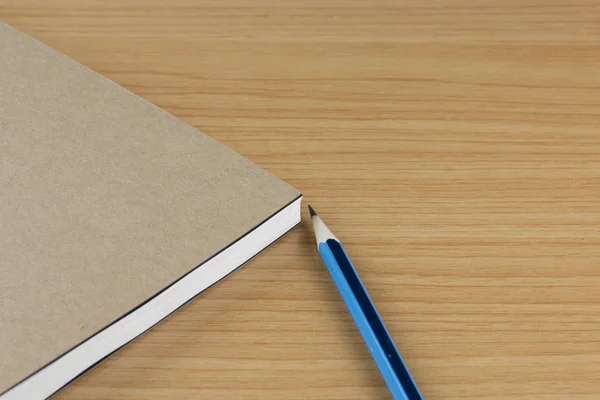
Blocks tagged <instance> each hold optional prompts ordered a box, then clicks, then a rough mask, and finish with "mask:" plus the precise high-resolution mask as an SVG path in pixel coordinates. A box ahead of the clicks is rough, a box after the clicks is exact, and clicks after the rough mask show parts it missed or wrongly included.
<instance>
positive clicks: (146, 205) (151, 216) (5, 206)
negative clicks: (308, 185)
mask: <svg viewBox="0 0 600 400" xmlns="http://www.w3.org/2000/svg"><path fill="white" fill-rule="evenodd" d="M300 200H301V195H300V193H299V192H298V190H296V189H295V188H293V187H291V186H290V185H288V184H286V183H284V182H282V181H281V180H279V179H278V178H276V177H274V176H272V175H271V174H269V173H267V172H266V171H264V170H263V169H261V168H259V167H258V166H257V165H255V164H253V163H252V162H250V161H248V160H247V159H246V158H244V157H242V156H240V155H239V154H237V153H235V152H233V151H232V150H230V149H229V148H227V147H226V146H224V145H222V144H220V143H219V142H217V141H215V140H214V139H212V138H211V137H209V136H207V135H205V134H203V133H201V132H199V131H198V130H196V129H195V128H193V127H191V126H190V125H188V124H186V123H185V122H183V121H181V120H179V119H177V118H175V117H174V116H172V115H171V114H169V113H167V112H166V111H163V110H161V109H160V108H158V107H156V106H155V105H153V104H151V103H149V102H147V101H146V100H144V99H142V98H140V97H138V96H136V95H135V94H133V93H131V92H130V91H128V90H126V89H124V88H122V87H120V86H118V85H117V84H115V83H113V82H112V81H110V80H108V79H106V78H104V77H102V76H101V75H99V74H97V73H95V72H93V71H92V70H90V69H88V68H86V67H84V66H83V65H81V64H79V63H77V62H76V61H74V60H72V59H70V58H68V57H66V56H65V55H63V54H61V53H59V52H57V51H56V50H54V49H52V48H50V47H48V46H46V45H45V44H43V43H41V42H39V41H37V40H35V39H33V38H31V37H29V36H27V35H26V34H24V33H22V32H20V31H18V30H16V29H14V28H12V27H10V26H8V25H5V24H2V23H0V249H1V250H0V305H1V307H0V399H1V400H5V399H10V400H12V399H17V398H18V399H25V398H26V399H28V400H35V399H38V398H46V397H47V396H50V395H51V394H52V393H54V392H55V391H56V390H57V389H60V388H61V387H63V386H64V385H65V384H67V383H69V382H70V381H72V379H75V378H76V376H77V375H78V374H81V373H83V372H84V371H85V370H86V369H87V368H91V367H92V366H93V365H94V363H91V365H88V366H87V367H86V368H83V367H84V366H86V365H87V364H90V360H96V362H99V361H100V360H101V359H102V358H103V357H106V356H107V355H108V354H109V353H110V352H113V351H115V348H114V347H115V346H116V347H120V346H121V345H123V344H125V343H126V342H128V341H129V340H131V338H132V337H135V336H138V334H139V333H140V329H139V325H140V324H141V325H143V328H144V329H142V330H146V329H148V328H150V327H151V326H152V325H154V324H155V323H157V320H158V321H159V320H160V319H162V318H164V316H166V315H168V314H169V313H170V312H173V311H174V310H175V309H176V308H177V307H179V306H180V304H179V303H181V302H182V301H184V302H185V301H187V300H189V298H191V297H193V296H194V295H196V294H198V293H199V292H201V291H202V290H204V289H205V288H206V287H208V286H210V285H212V284H214V283H215V282H216V281H218V280H219V279H221V278H222V277H223V276H225V275H226V274H227V273H229V272H231V271H232V270H233V269H235V268H237V267H239V265H241V264H243V263H244V262H245V261H247V260H248V259H249V258H251V257H252V256H254V255H255V254H257V253H258V252H260V251H261V250H262V249H264V247H266V246H268V245H269V244H270V243H272V242H273V241H275V240H276V239H277V238H279V237H280V236H281V235H283V234H285V232H287V231H288V230H289V229H291V228H292V227H294V226H295V225H297V224H298V222H299V221H300V211H299V207H300V205H299V203H300ZM283 211H286V212H287V214H286V215H285V216H282V215H283V214H282V212H283ZM278 216H279V217H278ZM276 218H279V219H277V220H275V219H276ZM269 221H271V222H269ZM267 223H270V225H267ZM234 244H235V246H233V245H234ZM202 274H203V275H202ZM188 278H189V279H195V281H193V280H190V281H189V282H188V283H185V282H184V281H185V280H186V279H188ZM176 283H177V284H179V285H182V286H181V287H178V289H177V291H176V290H175V289H174V288H173V285H174V284H176ZM184 284H187V285H188V286H187V288H185V289H184V286H183V285H184ZM169 288H171V289H172V290H171V291H170V292H169V290H168V289H169ZM185 290H187V291H188V292H186V293H187V295H185V296H184V297H186V298H185V299H183V298H182V297H181V296H183V295H182V294H181V293H183V292H184V291H185ZM165 293H166V294H169V293H170V296H172V297H173V296H175V297H177V296H179V299H178V300H177V301H178V302H179V303H177V304H175V303H173V304H170V305H169V304H166V305H165V304H163V303H161V302H160V301H161V300H160V299H161V297H160V296H163V295H165ZM165 299H167V298H166V297H165ZM167 300H168V301H173V299H172V298H171V299H167ZM144 310H145V311H144ZM157 310H160V312H158V311H157ZM142 312H144V313H146V314H143V313H142ZM136 313H137V314H136ZM156 313H158V314H157V315H155V314H156ZM125 317H128V318H129V325H127V324H125V325H123V324H122V322H123V321H125V320H127V318H125ZM134 317H135V318H137V319H136V320H135V321H133V319H134ZM132 321H133V322H132ZM120 323H121V328H120V329H122V331H119V326H120V325H119V324H120ZM123 323H124V322H123ZM132 323H133V325H131V324H132ZM135 324H138V325H136V326H137V328H136V329H137V331H136V329H134V328H135V326H134V325H135ZM146 325H148V326H146ZM108 327H111V331H110V332H112V333H110V332H108V330H107V329H106V328H108ZM103 332H104V336H102V335H103ZM124 332H125V333H124ZM107 335H108V336H107ZM110 335H112V336H110ZM127 335H129V336H127ZM103 337H104V339H102V338H103ZM92 339H93V340H92ZM109 339H110V340H109ZM120 342H125V343H120ZM86 346H87V347H86ZM86 349H87V350H86ZM105 353H107V354H105ZM90 354H91V355H90ZM67 355H68V356H69V357H66V356H67ZM82 359H85V360H83V361H82ZM65 360H66V361H65ZM67 370H68V373H67V372H65V371H67ZM78 370H79V372H78V374H75V376H72V375H73V374H74V371H78ZM48 371H50V372H48ZM44 374H45V375H44ZM63 375H66V376H63ZM36 376H37V378H36ZM40 376H41V377H40ZM67 378H69V379H67ZM36 379H37V380H36ZM65 380H66V381H65ZM49 381H50V382H49ZM53 381H55V382H53ZM34 386H35V387H34Z"/></svg>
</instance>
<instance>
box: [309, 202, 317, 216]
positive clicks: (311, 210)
mask: <svg viewBox="0 0 600 400" xmlns="http://www.w3.org/2000/svg"><path fill="white" fill-rule="evenodd" d="M308 211H310V216H311V217H314V216H315V215H317V213H316V212H315V210H313V208H312V207H311V206H310V204H309V205H308Z"/></svg>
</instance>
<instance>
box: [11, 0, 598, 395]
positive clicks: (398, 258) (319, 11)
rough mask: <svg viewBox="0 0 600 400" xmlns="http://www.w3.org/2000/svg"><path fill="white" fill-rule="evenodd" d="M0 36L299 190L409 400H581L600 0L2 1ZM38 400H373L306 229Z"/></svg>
mask: <svg viewBox="0 0 600 400" xmlns="http://www.w3.org/2000/svg"><path fill="white" fill-rule="evenodd" d="M0 18H2V19H3V20H4V21H5V22H7V23H9V24H12V25H13V26H15V27H17V28H19V29H22V30H23V31H25V32H27V33H29V34H31V35H32V36H34V37H36V38H38V39H40V40H42V41H44V42H46V43H48V44H50V45H52V46H54V47H56V48H57V49H58V50H60V51H62V52H64V53H66V54H67V55H69V56H71V57H73V58H75V59H76V60H78V61H80V62H82V63H83V64H85V65H87V66H89V67H91V68H93V69H95V70H96V71H98V72H101V73H103V74H104V75H106V76H107V77H109V78H110V79H112V80H114V81H116V82H118V83H119V84H121V85H123V86H124V87H126V88H128V89H130V90H132V91H133V92H135V93H137V94H139V95H141V96H143V97H145V98H146V99H148V100H150V101H152V102H154V103H155V104H157V105H159V106H161V107H163V108H165V109H166V110H168V111H170V112H172V113H173V114H175V115H176V116H178V117H180V118H182V119H184V120H186V121H188V122H189V123H191V124H193V125H194V126H196V127H198V128H199V129H201V130H202V131H204V132H206V133H208V134H210V135H212V136H213V137H215V138H217V139H218V140H221V141H222V142H224V143H225V144H227V145H229V146H230V147H232V148H233V149H235V150H237V151H238V152H240V153H242V154H243V155H245V156H247V157H248V158H250V159H251V160H253V161H255V162H256V163H258V164H259V165H261V166H263V167H264V168H266V169H267V170H269V171H271V172H273V173H274V174H276V175H277V176H279V177H281V178H283V179H285V180H286V181H288V182H290V183H291V184H293V185H295V186H296V187H298V188H299V189H300V190H302V191H303V193H304V195H305V199H306V202H310V203H311V204H312V205H313V206H314V207H315V209H316V210H317V211H318V212H319V214H320V215H322V216H323V218H324V219H325V221H326V222H327V223H328V225H329V226H330V227H331V228H332V229H334V230H335V232H336V234H337V235H338V236H339V237H340V238H341V239H342V240H343V241H344V243H345V246H346V248H347V249H348V251H349V253H350V254H351V256H352V257H353V261H354V262H355V264H356V266H357V268H358V270H359V272H360V274H361V276H362V277H363V280H364V281H365V284H366V286H367V287H368V289H369V290H370V292H371V294H372V297H373V299H374V301H375V302H376V304H377V306H378V308H379V311H380V313H381V314H382V316H383V317H384V319H385V321H386V323H387V325H388V328H389V330H390V332H391V333H392V335H393V336H394V337H395V338H396V340H397V343H398V346H399V348H400V351H401V353H402V354H403V356H404V357H405V359H406V362H407V363H408V365H409V368H410V369H411V371H412V372H413V374H414V376H415V379H416V381H417V382H418V385H419V387H420V388H421V390H422V392H423V394H424V396H425V398H426V399H477V400H499V399H507V398H509V399H517V400H533V399H556V400H563V399H571V400H574V399H577V400H583V399H598V396H599V395H600V379H598V377H599V376H600V317H599V315H600V270H599V261H600V230H599V227H600V204H599V202H598V199H599V196H600V164H599V162H600V133H599V131H598V126H599V125H600V112H599V106H600V74H599V73H598V67H599V65H600V10H599V8H598V3H597V2H595V1H489V2H479V1H469V0H467V1H434V2H417V1H348V0H344V1H341V0H335V1H317V0H306V1H302V2H300V1H291V2H277V1H270V0H258V1H252V2H244V1H239V0H225V1H192V0H173V1H170V2H164V1H162V0H147V1H134V0H119V1H103V2H98V1H93V0H61V1H56V2H47V1H43V0H21V1H19V2H14V1H9V0H0ZM306 215H307V214H306V213H305V214H304V216H305V217H306ZM56 398H57V399H60V400H76V399H77V400H90V399H133V400H138V399H139V400H141V399H144V400H148V399H149V400H152V399H194V400H195V399H214V398H226V399H264V400H266V399H289V400H294V399H320V400H325V399H385V398H389V395H388V392H387V390H386V388H385V386H384V383H383V380H382V379H381V378H380V376H379V373H378V372H377V369H376V368H375V365H374V363H373V362H372V361H371V359H370V356H369V354H368V351H367V350H366V349H365V347H364V346H363V344H362V341H361V338H360V336H359V334H358V332H357V331H356V329H355V327H354V324H353V322H352V320H351V319H350V317H349V315H348V314H347V312H346V309H345V306H344V305H343V303H342V302H341V300H340V297H339V296H338V294H337V292H336V289H335V288H334V286H333V284H332V282H331V279H330V277H329V276H328V274H327V271H326V269H325V268H324V266H323V265H322V264H321V262H320V260H319V258H318V256H317V253H316V250H315V249H314V243H313V238H312V231H311V230H310V226H308V225H307V224H306V222H305V223H304V224H303V225H302V226H301V227H300V228H298V229H296V230H295V231H294V232H292V233H290V234H289V235H288V236H287V237H286V238H285V239H284V240H282V241H281V242H279V243H277V244H276V245H275V246H274V247H273V248H271V249H270V250H269V251H268V252H266V253H264V254H263V255H261V256H260V257H259V258H257V259H255V260H254V261H252V262H251V263H250V264H248V265H246V266H245V267H243V268H242V269H240V270H239V271H238V272H236V273H235V274H233V275H232V276H231V277H230V278H228V279H227V280H226V281H223V282H222V283H220V284H219V285H217V286H216V287H214V288H213V289H211V290H210V291H209V292H207V293H205V294H203V295H202V296H200V297H199V298H198V299H197V300H195V301H194V302H192V303H191V304H189V305H188V306H187V307H186V308H185V309H183V310H181V311H180V312H178V313H176V314H175V315H173V316H172V317H170V318H169V319H168V320H167V321H165V322H164V323H162V324H161V325H160V326H158V327H156V328H155V329H153V330H152V331H151V332H149V333H148V334H146V335H144V336H143V337H141V338H140V339H139V340H137V341H136V342H135V343H133V344H131V345H130V346H128V347H126V348H125V349H124V350H122V351H121V352H119V353H118V354H116V355H114V356H113V357H111V358H109V359H108V360H107V361H106V362H104V363H103V364H101V365H100V366H99V367H97V368H96V369H94V370H93V371H91V372H89V373H88V374H86V375H85V376H84V377H82V378H81V379H80V380H78V381H77V382H75V383H74V384H73V385H72V386H70V387H68V388H67V389H65V390H64V391H63V392H62V393H60V394H59V395H58V396H57V397H56Z"/></svg>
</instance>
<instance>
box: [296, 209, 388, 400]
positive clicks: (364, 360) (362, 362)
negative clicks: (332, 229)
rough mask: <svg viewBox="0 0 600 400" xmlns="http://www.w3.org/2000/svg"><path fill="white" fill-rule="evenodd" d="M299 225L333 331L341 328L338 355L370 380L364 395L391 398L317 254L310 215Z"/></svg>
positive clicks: (371, 397) (339, 330)
mask: <svg viewBox="0 0 600 400" xmlns="http://www.w3.org/2000/svg"><path fill="white" fill-rule="evenodd" d="M301 228H302V231H303V232H302V234H303V235H304V237H305V238H306V240H307V241H309V242H310V243H311V244H313V243H314V245H311V246H309V248H310V253H311V258H312V261H313V262H312V264H311V269H312V271H313V273H314V274H315V276H317V277H318V278H319V282H321V283H323V285H324V286H325V287H326V289H327V290H325V293H326V294H325V296H326V300H325V302H326V304H325V305H324V306H325V307H326V312H327V313H328V314H329V315H331V316H335V318H332V319H331V323H332V325H333V326H334V327H335V329H336V331H337V332H341V334H340V336H341V340H343V342H344V343H343V344H344V347H345V350H346V351H345V352H343V353H341V354H340V358H339V359H340V360H345V361H347V362H348V364H352V367H354V368H356V369H357V370H358V371H359V373H360V375H361V376H363V377H365V378H366V380H368V382H371V385H370V387H369V394H368V398H370V399H381V400H384V399H385V400H389V399H391V398H392V396H391V394H390V392H389V390H388V388H387V385H386V383H385V381H384V379H383V377H382V376H381V374H380V372H379V369H378V368H377V364H376V363H375V360H373V358H372V356H371V353H370V352H369V350H368V348H367V346H366V344H365V342H364V340H363V338H362V336H361V334H360V331H359V330H358V328H357V326H356V323H355V322H354V319H353V318H352V316H351V315H350V312H349V311H348V308H347V307H346V304H345V303H344V300H343V299H342V297H341V295H340V293H339V291H338V289H337V286H336V285H335V283H334V281H333V279H332V277H331V275H330V274H329V270H328V269H327V266H326V265H325V263H324V262H323V259H322V258H321V255H320V253H319V250H318V248H317V245H316V242H315V237H314V232H313V228H312V222H311V221H310V218H309V219H305V220H304V221H303V223H302V224H301ZM363 389H364V388H363Z"/></svg>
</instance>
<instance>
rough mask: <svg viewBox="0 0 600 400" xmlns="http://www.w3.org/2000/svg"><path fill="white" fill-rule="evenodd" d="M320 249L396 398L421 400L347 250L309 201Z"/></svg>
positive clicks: (397, 399)
mask: <svg viewBox="0 0 600 400" xmlns="http://www.w3.org/2000/svg"><path fill="white" fill-rule="evenodd" d="M308 209H309V211H310V215H311V219H312V222H313V226H314V231H315V236H316V238H317V246H318V249H319V253H320V254H321V257H322V258H323V261H324V262H325V265H326V266H327V269H328V270H329V273H330V274H331V277H332V278H333V281H334V282H335V284H336V286H337V288H338V291H339V292H340V294H341V296H342V298H343V299H344V302H345V303H346V307H347V308H348V310H349V311H350V314H351V315H352V318H354V322H355V323H356V326H357V327H358V330H359V331H360V333H361V335H362V337H363V340H364V341H365V343H366V345H367V346H368V348H369V351H370V352H371V355H372V356H373V359H374V360H375V363H376V364H377V367H378V368H379V371H380V372H381V375H382V376H383V379H384V380H385V383H386V384H387V387H388V389H389V390H390V392H391V394H392V396H393V397H394V399H396V400H423V397H422V396H421V393H420V392H419V389H418V388H417V385H416V383H415V382H414V380H413V378H412V377H411V375H410V373H409V371H408V368H407V367H406V365H405V364H404V361H403V360H402V357H401V356H400V353H399V352H398V349H397V348H396V345H395V344H394V341H393V340H392V337H391V336H390V334H389V333H388V331H387V329H386V327H385V325H384V324H383V321H382V320H381V318H380V316H379V313H378V312H377V310H376V309H375V305H374V304H373V302H372V301H371V298H370V297H369V294H368V293H367V290H366V289H365V287H364V285H363V284H362V282H361V280H360V278H359V277H358V274H357V273H356V270H355V268H354V266H353V265H352V262H351V261H350V258H349V257H348V254H347V253H346V250H345V249H344V247H343V246H342V243H341V242H340V241H339V240H338V238H337V237H335V235H334V234H333V233H332V232H331V231H330V230H329V228H327V226H326V225H325V223H324V222H323V220H322V219H321V218H320V217H319V216H318V215H317V213H316V212H315V210H313V208H312V207H311V206H310V205H309V206H308Z"/></svg>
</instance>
